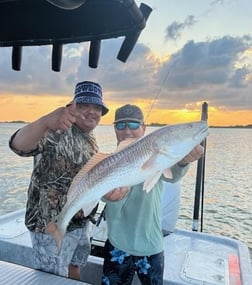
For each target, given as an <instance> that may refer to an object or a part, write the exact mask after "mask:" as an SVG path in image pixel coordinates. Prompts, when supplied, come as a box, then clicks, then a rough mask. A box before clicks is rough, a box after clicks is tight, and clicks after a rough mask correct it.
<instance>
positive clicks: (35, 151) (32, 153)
mask: <svg viewBox="0 0 252 285" xmlns="http://www.w3.org/2000/svg"><path fill="white" fill-rule="evenodd" d="M18 131H19V129H18V130H17V131H16V132H15V133H14V134H13V135H12V136H11V138H10V140H9V148H10V149H11V150H12V151H13V152H15V153H16V154H17V155H19V156H24V157H25V156H26V157H29V156H35V155H37V154H39V153H40V152H41V151H40V144H38V146H37V147H36V149H33V150H30V151H21V150H19V149H16V148H14V147H13V145H12V142H13V140H14V138H15V136H16V134H17V133H18Z"/></svg>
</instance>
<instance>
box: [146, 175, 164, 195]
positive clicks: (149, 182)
mask: <svg viewBox="0 0 252 285" xmlns="http://www.w3.org/2000/svg"><path fill="white" fill-rule="evenodd" d="M161 175H162V172H161V171H158V172H156V173H155V174H154V175H152V176H150V177H148V178H147V179H146V180H145V181H144V185H143V190H144V191H146V192H147V193H149V192H150V191H151V189H152V188H153V187H154V185H155V184H156V183H157V182H158V180H159V178H160V177H161Z"/></svg>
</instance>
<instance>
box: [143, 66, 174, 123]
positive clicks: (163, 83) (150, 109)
mask: <svg viewBox="0 0 252 285" xmlns="http://www.w3.org/2000/svg"><path fill="white" fill-rule="evenodd" d="M176 62H177V61H175V62H174V63H173V64H172V65H171V66H170V68H168V71H167V74H166V76H165V78H164V79H163V81H162V83H161V85H160V86H159V89H158V91H157V93H156V95H155V97H154V99H153V100H152V102H151V105H150V108H149V111H148V113H147V116H146V122H147V121H148V118H149V116H150V114H151V112H152V110H153V107H154V104H155V103H156V102H157V100H158V98H159V96H160V94H161V92H162V89H163V86H164V85H165V83H166V81H167V79H168V76H169V75H170V72H171V68H172V66H173V65H174V64H175V63H176Z"/></svg>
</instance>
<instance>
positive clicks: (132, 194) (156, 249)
mask: <svg viewBox="0 0 252 285" xmlns="http://www.w3.org/2000/svg"><path fill="white" fill-rule="evenodd" d="M187 170H188V166H186V167H183V168H181V167H179V166H178V165H175V166H174V167H173V168H172V173H173V178H172V179H166V178H165V177H163V176H162V177H161V178H160V179H159V181H158V183H157V184H156V185H155V186H154V187H153V189H152V190H151V191H150V192H149V193H146V192H145V191H143V183H141V184H138V185H135V186H133V187H131V189H130V191H129V193H128V194H127V195H126V196H125V197H124V198H123V199H122V200H120V201H107V200H106V203H107V205H106V208H105V218H106V221H107V226H108V239H109V241H110V242H111V244H112V245H113V246H114V247H116V248H118V249H120V250H122V251H125V252H127V253H129V254H131V255H135V256H148V255H153V254H157V253H160V252H161V251H162V250H163V234H162V229H161V199H162V193H163V184H162V180H166V181H169V182H176V181H178V180H180V178H181V177H183V176H184V175H185V173H186V172H187Z"/></svg>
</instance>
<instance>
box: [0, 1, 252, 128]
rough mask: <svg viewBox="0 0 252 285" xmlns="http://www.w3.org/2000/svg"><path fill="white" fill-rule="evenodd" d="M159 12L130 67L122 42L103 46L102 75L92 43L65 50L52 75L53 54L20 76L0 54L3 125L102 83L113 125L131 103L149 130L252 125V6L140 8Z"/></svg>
mask: <svg viewBox="0 0 252 285" xmlns="http://www.w3.org/2000/svg"><path fill="white" fill-rule="evenodd" d="M135 2H136V3H137V5H138V6H139V5H140V3H141V2H143V3H145V4H147V5H149V6H150V7H152V9H153V11H152V13H151V14H150V17H149V19H148V21H147V25H146V27H145V29H144V30H143V31H142V33H141V35H140V38H139V40H138V43H137V45H136V46H135V48H134V50H133V52H132V53H131V55H130V57H129V58H128V60H127V62H126V63H122V62H120V61H119V60H117V59H116V56H117V53H118V51H119V49H120V46H121V43H122V41H123V38H119V39H111V40H104V41H103V42H102V46H101V54H100V60H99V65H98V68H96V69H92V68H90V67H88V48H89V45H88V44H87V43H80V44H69V45H65V46H64V55H63V61H62V66H61V72H59V73H58V72H53V71H51V47H50V46H40V47H26V48H24V49H23V59H22V66H21V71H13V70H12V69H11V48H2V47H1V48H0V103H1V104H0V121H10V120H19V119H20V120H25V121H32V120H34V119H36V118H37V117H39V116H41V115H43V114H46V113H48V112H50V111H52V110H54V109H55V108H57V107H59V106H61V105H65V104H66V103H67V102H69V101H70V100H71V99H72V96H73V89H74V86H75V84H76V83H77V82H78V81H83V80H93V81H97V82H99V83H100V84H101V85H102V87H103V90H104V100H105V101H106V104H107V105H108V106H109V107H110V112H109V114H108V115H106V116H105V117H104V118H103V119H102V123H111V122H112V121H113V115H114V110H115V108H116V107H119V106H121V105H123V104H126V103H135V104H139V105H141V107H142V108H143V109H144V112H145V116H146V122H147V123H151V122H160V123H177V122H186V121H192V120H198V119H200V116H201V115H200V112H201V106H202V103H203V102H207V103H208V110H209V115H208V118H209V119H208V120H209V124H210V125H219V126H224V125H247V124H252V17H251V11H252V4H251V1H250V0H204V1H202V0H191V1H188V0H177V1H172V0H142V1H135Z"/></svg>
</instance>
